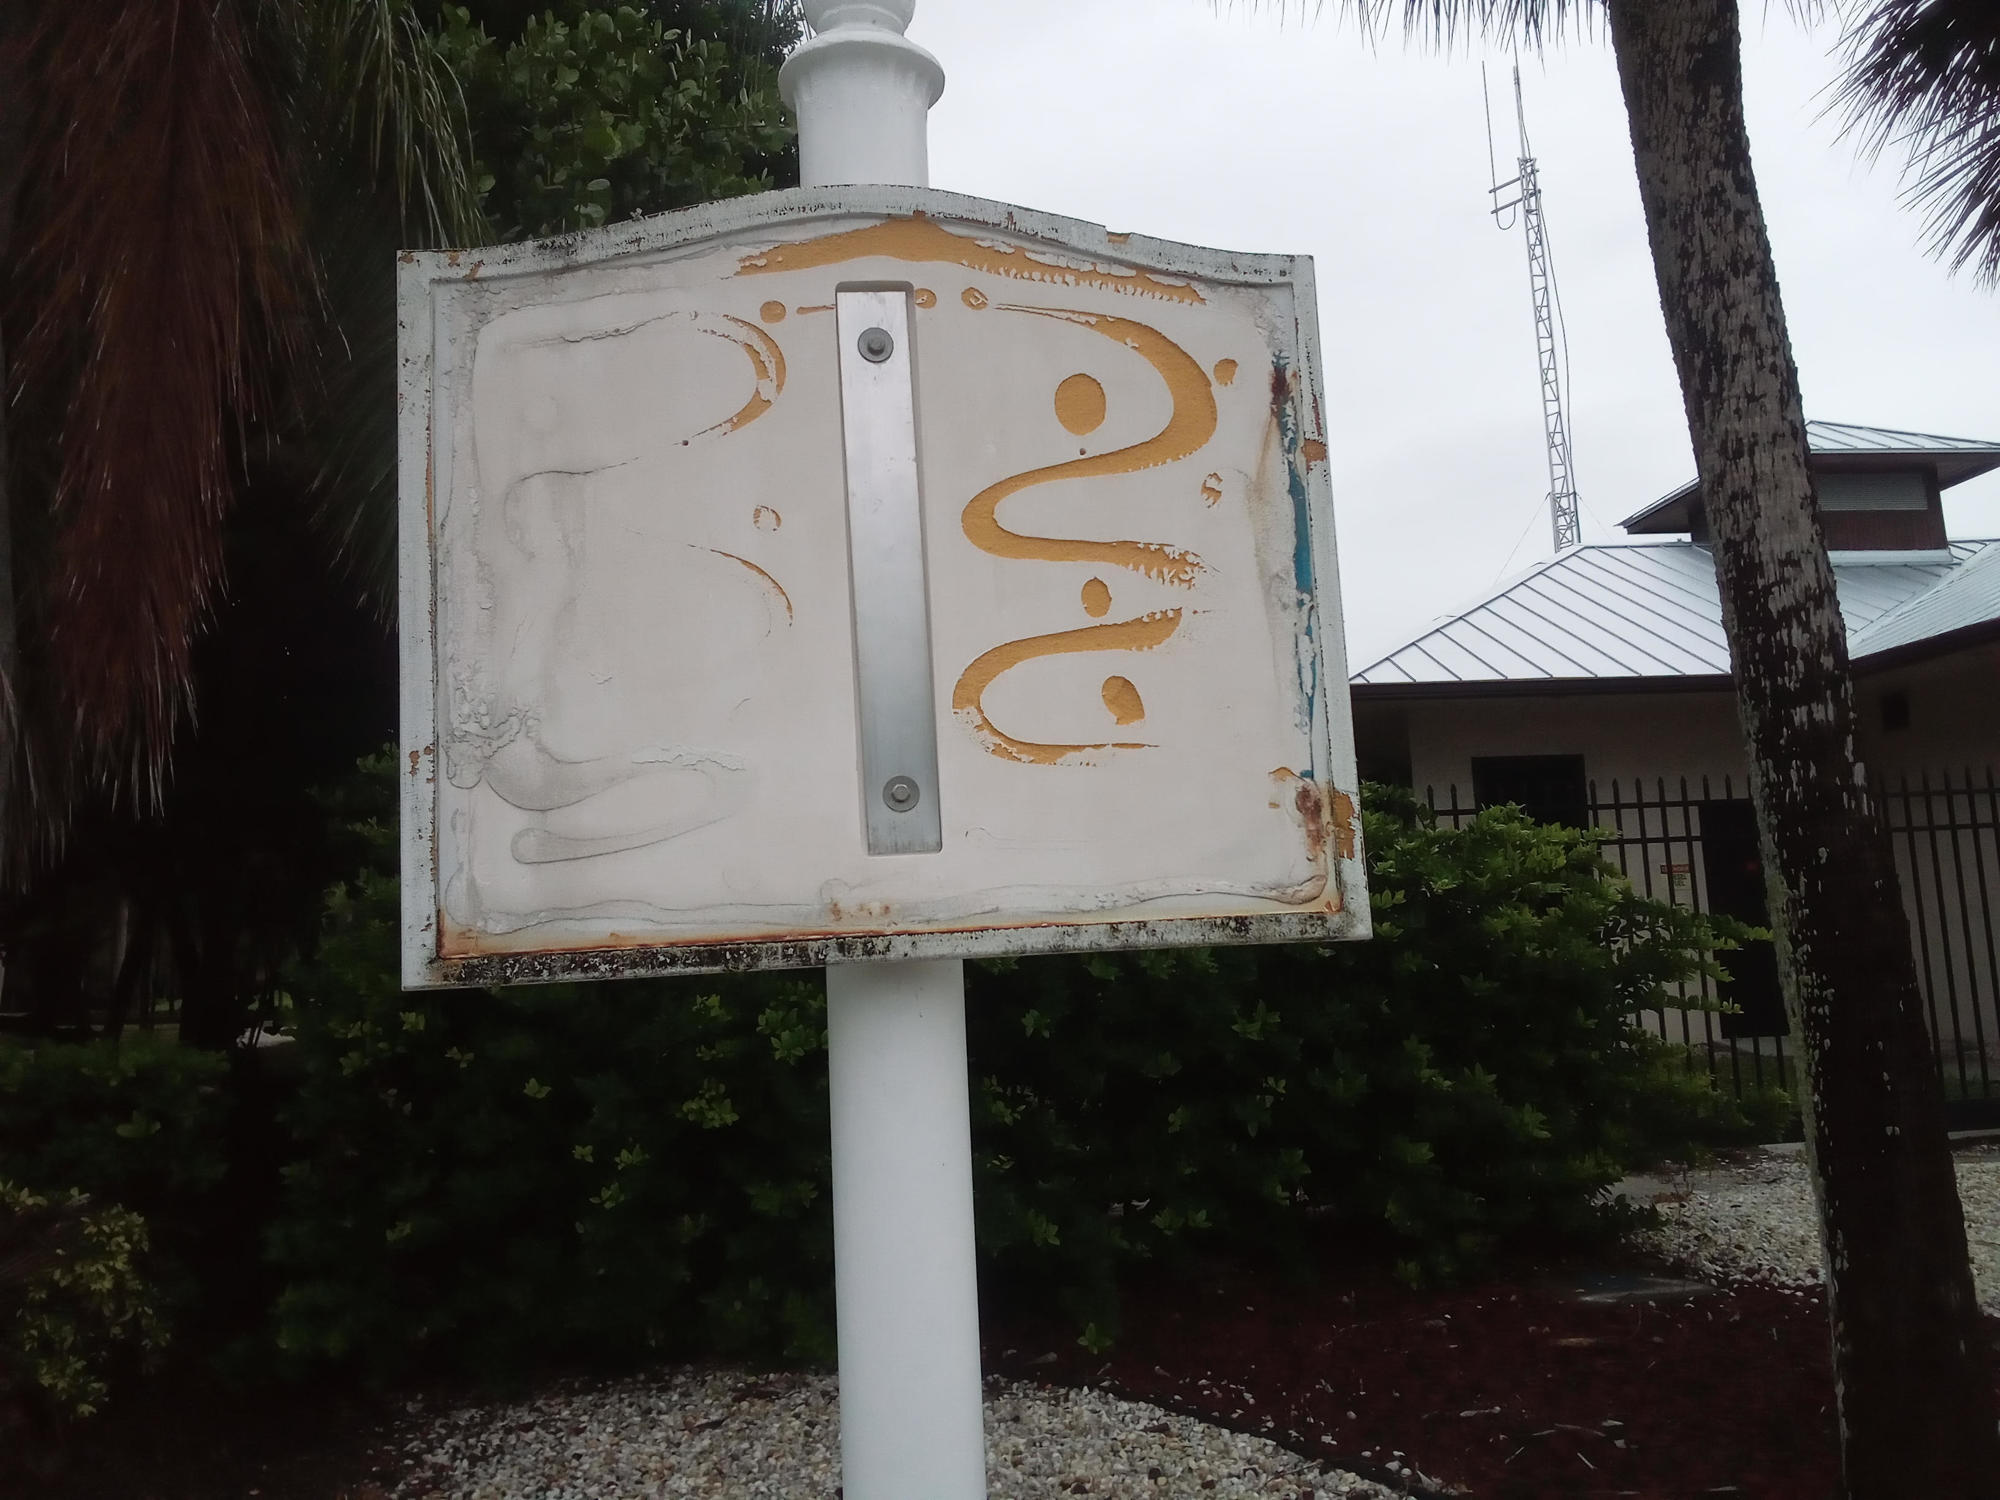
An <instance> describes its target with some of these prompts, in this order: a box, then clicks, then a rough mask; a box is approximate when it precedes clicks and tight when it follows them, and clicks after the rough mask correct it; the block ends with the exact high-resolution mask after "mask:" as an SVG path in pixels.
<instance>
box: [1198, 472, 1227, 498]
mask: <svg viewBox="0 0 2000 1500" xmlns="http://www.w3.org/2000/svg"><path fill="white" fill-rule="evenodd" d="M1201 498H1202V499H1204V500H1206V501H1207V502H1208V503H1209V504H1210V505H1213V504H1215V502H1216V501H1218V500H1220V499H1221V498H1222V476H1221V475H1220V474H1207V475H1204V476H1203V477H1202V481H1201Z"/></svg>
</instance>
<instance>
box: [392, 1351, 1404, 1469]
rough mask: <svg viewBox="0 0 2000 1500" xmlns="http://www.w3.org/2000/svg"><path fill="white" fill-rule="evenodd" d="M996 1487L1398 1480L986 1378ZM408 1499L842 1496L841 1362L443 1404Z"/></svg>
mask: <svg viewBox="0 0 2000 1500" xmlns="http://www.w3.org/2000/svg"><path fill="white" fill-rule="evenodd" d="M986 1445H987V1462H988V1465H989V1472H990V1476H991V1478H990V1495H991V1497H992V1500H1015V1497H1023V1500H1025V1497H1028V1496H1037V1497H1040V1496H1048V1495H1055V1494H1079V1495H1081V1494H1087V1495H1092V1496H1097V1497H1105V1500H1125V1497H1139V1496H1145V1497H1147V1500H1157V1497H1161V1496H1186V1497H1189V1500H1233V1497H1244V1496H1253V1495H1254V1496H1283V1497H1289V1500H1305V1497H1307V1496H1311V1497H1314V1500H1334V1497H1351V1500H1390V1497H1392V1496H1393V1495H1394V1494H1395V1491H1392V1490H1387V1489H1384V1488H1382V1487H1381V1486H1380V1485H1376V1484H1371V1483H1369V1482H1368V1481H1366V1480H1363V1479H1359V1478H1357V1477H1355V1476H1354V1475H1352V1474H1346V1473H1341V1472H1339V1471H1328V1470H1325V1469H1322V1468H1321V1467H1320V1466H1319V1465H1318V1464H1316V1463H1313V1462H1310V1461H1309V1460H1306V1459H1303V1458H1300V1457H1299V1456H1298V1455H1297V1454H1295V1453H1291V1452H1288V1451H1287V1450H1285V1449H1283V1448H1280V1447H1278V1446H1277V1445H1276V1444H1274V1443H1270V1442H1267V1441H1265V1440H1263V1439H1262V1438H1253V1437H1245V1436H1243V1435H1241V1434H1239V1433H1234V1432H1229V1431H1226V1430H1224V1429H1222V1428H1218V1427H1210V1426H1208V1425H1207V1424H1205V1423H1202V1422H1197V1421H1195V1420H1193V1419H1192V1418H1189V1417H1183V1416H1177V1415H1175V1414H1174V1413H1172V1412H1167V1411H1163V1410H1161V1409H1160V1408H1159V1407H1156V1406H1145V1405H1141V1404H1139V1403H1138V1402H1133V1401H1121V1400H1118V1399H1116V1398H1114V1397H1112V1396H1109V1395H1106V1394H1104V1393H1102V1392H1099V1391H1088V1390H1085V1391H1077V1390H1064V1389H1055V1388H1047V1387H1038V1386H1033V1385H1026V1384H1022V1383H1019V1382H1016V1381H1003V1380H989V1381H988V1382H987V1386H986ZM404 1452H405V1456H406V1457H407V1458H408V1459H410V1460H411V1462H412V1465H413V1467H412V1468H411V1470H410V1473H409V1476H408V1477H407V1478H406V1479H404V1481H403V1482H402V1483H401V1484H400V1485H399V1486H398V1487H397V1489H396V1491H395V1495H396V1500H672V1497H680V1496H696V1495H702V1496H729V1497H732V1500H734V1497H742V1500H754V1497H763V1496H770V1497H773V1500H777V1497H783V1500H808V1497H811V1500H833V1497H834V1496H835V1495H836V1493H837V1486H838V1484H839V1482H840V1476H839V1467H840V1462H839V1459H840V1416H839V1409H838V1406H837V1403H836V1399H835V1387H834V1382H833V1380H832V1378H831V1377H829V1376H804V1375H776V1376H764V1377H755V1376H747V1375H745V1374H743V1373H741V1372H732V1371H727V1370H722V1371H718V1370H695V1369H676V1370H666V1371H661V1372H658V1373H656V1374H654V1375H651V1376H648V1377H644V1378H641V1379H636V1380H628V1381H623V1382H619V1383H617V1384H613V1385H605V1386H596V1387H569V1388H564V1389H559V1390H556V1391H551V1392H546V1393H544V1394H542V1395H540V1396H537V1397H535V1398H533V1399H532V1400H527V1401H521V1402H516V1403H512V1404H507V1405H494V1406H467V1407H461V1408H458V1409H456V1410H452V1411H448V1412H444V1413H441V1414H439V1415H437V1416H435V1417H433V1418H431V1419H430V1420H429V1421H428V1422H426V1423H424V1424H423V1425H422V1426H421V1427H420V1428H418V1429H417V1430H416V1431H415V1432H414V1433H413V1435H412V1436H411V1437H410V1438H409V1439H408V1440H407V1441H406V1443H405V1445H404Z"/></svg>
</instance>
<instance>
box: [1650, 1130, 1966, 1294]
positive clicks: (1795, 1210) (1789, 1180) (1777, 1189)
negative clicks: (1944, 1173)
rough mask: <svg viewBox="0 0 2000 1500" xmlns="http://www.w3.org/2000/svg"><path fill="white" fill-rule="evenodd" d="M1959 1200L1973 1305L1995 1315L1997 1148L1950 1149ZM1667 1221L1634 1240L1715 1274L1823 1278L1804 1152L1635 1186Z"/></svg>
mask: <svg viewBox="0 0 2000 1500" xmlns="http://www.w3.org/2000/svg"><path fill="white" fill-rule="evenodd" d="M1957 1166H1958V1201H1959V1203H1960V1205H1961V1206H1962V1207H1963V1208H1964V1210H1965V1234H1966V1241H1967V1248H1968V1249H1970V1251H1971V1252H1972V1278H1973V1281H1974V1283H1975V1285H1976V1286H1977V1288H1978V1291H1979V1302H1980V1306H1982V1307H1983V1308H1985V1310H1986V1311H1987V1312H1989V1313H1996V1314H2000V1150H1996V1148H1994V1147H1991V1146H1985V1147H1978V1148H1974V1149H1970V1150H1963V1151H1960V1152H1959V1153H1958V1162H1957ZM1637 1196H1639V1197H1641V1198H1642V1199H1650V1200H1651V1201H1653V1203H1654V1204H1655V1206H1656V1207H1657V1208H1658V1209H1659V1210H1660V1212H1661V1214H1662V1215H1663V1216H1664V1218H1665V1220H1666V1222H1665V1223H1664V1224H1663V1225H1662V1226H1661V1227H1660V1228H1658V1229H1649V1230H1641V1231H1640V1232H1639V1233H1638V1234H1637V1235H1636V1236H1635V1243H1637V1244H1638V1245H1640V1246H1641V1247H1642V1248H1645V1249H1648V1250H1651V1251H1653V1252H1654V1253H1656V1254H1659V1255H1661V1256H1663V1257H1665V1258H1666V1259H1667V1260H1668V1261H1670V1262H1672V1263H1673V1264H1674V1265H1677V1266H1680V1267H1682V1268H1683V1269H1685V1270H1688V1271H1690V1272H1693V1273H1694V1274H1696V1275H1699V1276H1705V1277H1708V1278H1710V1279H1712V1280H1716V1281H1750V1282H1760V1283H1763V1284H1765V1285H1767V1286H1781V1287H1795V1288H1804V1287H1816V1286H1818V1285H1819V1284H1820V1282H1821V1280H1822V1266H1821V1259H1820V1245H1819V1216H1818V1213H1817V1212H1816V1210H1815V1209H1814V1208H1813V1200H1812V1184H1811V1182H1810V1181H1809V1180H1808V1178H1807V1176H1806V1164H1805V1157H1804V1155H1803V1154H1802V1153H1798V1152H1785V1153H1779V1152H1763V1153H1760V1154H1758V1155H1757V1156H1756V1157H1755V1158H1753V1159H1752V1160H1749V1161H1747V1162H1742V1163H1738V1164H1735V1165H1731V1166H1726V1167H1715V1168H1711V1169H1707V1170H1703V1171H1696V1172H1689V1173H1685V1174H1682V1175H1681V1176H1679V1177H1672V1178H1663V1179H1657V1180H1654V1181H1651V1182H1648V1183H1645V1184H1642V1185H1641V1186H1640V1190H1639V1192H1638V1194H1637Z"/></svg>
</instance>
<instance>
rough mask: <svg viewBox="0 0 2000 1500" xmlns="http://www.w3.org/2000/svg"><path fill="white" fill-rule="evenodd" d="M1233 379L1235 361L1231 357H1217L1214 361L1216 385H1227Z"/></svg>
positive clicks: (1234, 377) (1234, 376) (1234, 375)
mask: <svg viewBox="0 0 2000 1500" xmlns="http://www.w3.org/2000/svg"><path fill="white" fill-rule="evenodd" d="M1235 379H1236V361H1235V360H1233V359H1218V360H1217V361H1216V362H1215V383H1216V384H1217V385H1229V384H1232V383H1233V382H1234V381H1235Z"/></svg>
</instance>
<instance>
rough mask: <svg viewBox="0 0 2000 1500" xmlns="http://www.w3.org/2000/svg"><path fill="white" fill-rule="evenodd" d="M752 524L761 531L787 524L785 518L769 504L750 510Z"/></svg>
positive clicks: (771, 529) (774, 529)
mask: <svg viewBox="0 0 2000 1500" xmlns="http://www.w3.org/2000/svg"><path fill="white" fill-rule="evenodd" d="M750 524H751V525H752V526H755V527H756V528H757V529H758V530H759V531H776V530H777V529H778V528H779V527H780V526H782V525H784V524H785V518H784V517H783V516H781V515H779V514H778V513H777V512H776V511H775V510H773V509H771V507H770V506H768V505H760V506H758V507H757V508H756V509H755V510H753V511H751V512H750Z"/></svg>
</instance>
